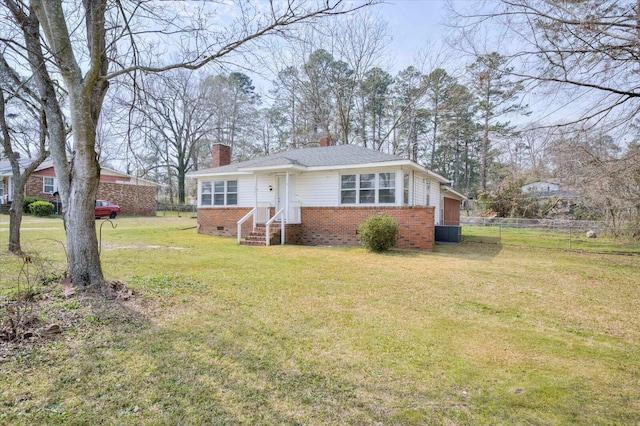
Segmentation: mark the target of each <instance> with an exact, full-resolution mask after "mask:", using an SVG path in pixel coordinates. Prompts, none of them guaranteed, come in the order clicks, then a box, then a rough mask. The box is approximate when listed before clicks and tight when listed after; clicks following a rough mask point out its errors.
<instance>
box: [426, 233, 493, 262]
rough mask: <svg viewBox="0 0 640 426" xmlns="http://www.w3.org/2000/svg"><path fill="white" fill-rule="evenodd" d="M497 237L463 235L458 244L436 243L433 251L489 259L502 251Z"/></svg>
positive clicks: (446, 254)
mask: <svg viewBox="0 0 640 426" xmlns="http://www.w3.org/2000/svg"><path fill="white" fill-rule="evenodd" d="M502 248H503V247H502V244H501V242H500V239H499V238H497V237H496V238H491V237H482V238H478V239H476V238H474V239H469V238H467V237H465V238H464V239H463V241H462V242H461V243H460V244H438V245H436V248H435V253H438V254H439V255H442V256H446V257H455V258H459V259H470V260H483V261H489V260H491V259H493V258H494V257H496V256H497V255H498V254H500V252H501V251H502Z"/></svg>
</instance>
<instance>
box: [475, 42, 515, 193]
mask: <svg viewBox="0 0 640 426" xmlns="http://www.w3.org/2000/svg"><path fill="white" fill-rule="evenodd" d="M467 69H468V78H469V86H470V87H471V88H472V90H473V92H474V94H475V96H476V97H477V99H478V109H477V111H478V115H479V118H480V120H479V121H480V126H481V129H482V136H481V138H482V139H481V140H482V143H481V146H480V188H481V190H482V191H487V177H488V172H489V167H490V162H491V159H492V152H491V150H492V148H493V145H494V143H493V142H494V139H495V138H505V137H509V136H511V135H512V134H513V130H514V129H513V127H510V126H509V122H508V121H502V122H501V121H499V120H500V119H501V118H504V117H505V116H508V115H509V114H513V113H525V112H526V108H527V107H526V106H523V105H521V104H519V103H518V97H519V95H520V93H521V92H522V90H523V86H522V84H520V83H517V82H514V81H513V80H512V79H511V78H510V72H511V68H509V67H507V60H506V58H504V57H503V56H501V55H500V54H498V53H496V52H493V53H489V54H484V55H479V56H478V57H477V58H476V60H475V62H474V63H472V64H471V65H469V67H468V68H467Z"/></svg>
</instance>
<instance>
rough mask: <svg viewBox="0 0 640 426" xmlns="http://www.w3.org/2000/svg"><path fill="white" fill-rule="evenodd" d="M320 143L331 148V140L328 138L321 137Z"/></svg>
mask: <svg viewBox="0 0 640 426" xmlns="http://www.w3.org/2000/svg"><path fill="white" fill-rule="evenodd" d="M318 142H319V143H320V146H331V139H329V137H328V136H323V137H321V138H320V140H319V141H318Z"/></svg>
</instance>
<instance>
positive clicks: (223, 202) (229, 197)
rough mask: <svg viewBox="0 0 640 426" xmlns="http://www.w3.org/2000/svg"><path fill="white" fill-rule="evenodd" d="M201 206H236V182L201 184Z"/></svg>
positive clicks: (218, 181) (217, 181) (225, 181)
mask: <svg viewBox="0 0 640 426" xmlns="http://www.w3.org/2000/svg"><path fill="white" fill-rule="evenodd" d="M200 205H202V206H237V205H238V181H237V180H215V181H212V182H211V181H208V182H202V185H201V189H200Z"/></svg>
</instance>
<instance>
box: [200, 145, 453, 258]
mask: <svg viewBox="0 0 640 426" xmlns="http://www.w3.org/2000/svg"><path fill="white" fill-rule="evenodd" d="M230 160H231V149H230V147H228V146H225V145H214V148H213V167H212V168H210V169H206V170H199V171H196V172H192V173H190V174H189V175H188V176H189V177H193V178H196V179H197V188H198V189H197V191H198V232H199V233H203V234H210V235H219V236H235V237H238V240H239V241H240V236H245V237H247V238H248V240H245V241H244V243H246V244H252V242H253V244H254V245H258V244H260V243H261V244H264V243H266V242H267V238H266V234H267V233H266V229H265V226H264V224H265V223H267V222H269V223H270V224H269V227H270V230H269V231H270V232H269V234H270V236H269V239H268V240H269V241H268V242H269V243H270V244H273V243H278V242H284V243H288V244H302V245H358V244H359V239H358V235H357V229H358V226H359V225H360V223H361V222H362V221H363V220H364V219H366V218H368V217H369V216H371V215H373V214H381V213H384V214H387V215H389V216H392V217H394V218H395V219H396V220H397V221H398V223H399V225H400V230H399V236H398V240H397V242H396V247H398V248H406V249H420V250H432V249H433V246H434V243H435V232H434V231H435V227H436V225H443V224H445V219H446V218H451V217H453V218H455V217H456V215H457V217H458V218H459V208H460V201H461V200H463V199H465V197H464V196H463V195H462V194H460V193H458V192H456V191H454V190H453V189H452V188H451V187H449V181H448V180H447V179H445V178H444V177H442V176H440V175H438V174H436V173H434V172H432V171H430V170H427V169H426V168H424V167H422V166H420V165H419V164H417V163H415V162H413V161H410V160H407V159H404V158H402V157H400V156H396V155H390V154H385V153H382V152H379V151H374V150H371V149H367V148H362V147H359V146H355V145H338V146H331V145H330V144H329V141H328V138H322V139H321V140H320V146H319V147H316V148H304V149H296V150H291V151H285V152H280V153H277V154H273V155H269V156H266V157H263V158H259V159H255V160H249V161H244V162H240V163H231V161H230ZM447 200H448V201H447ZM449 209H453V210H457V211H454V212H449V211H448V210H449ZM243 219H244V221H243ZM281 223H284V224H285V227H284V233H283V232H281V230H280V227H281V226H280V224H281ZM448 224H449V225H458V226H459V221H458V223H455V224H454V223H448ZM238 229H240V235H238Z"/></svg>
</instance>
